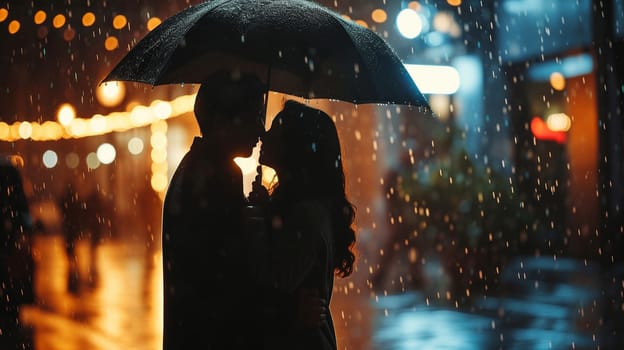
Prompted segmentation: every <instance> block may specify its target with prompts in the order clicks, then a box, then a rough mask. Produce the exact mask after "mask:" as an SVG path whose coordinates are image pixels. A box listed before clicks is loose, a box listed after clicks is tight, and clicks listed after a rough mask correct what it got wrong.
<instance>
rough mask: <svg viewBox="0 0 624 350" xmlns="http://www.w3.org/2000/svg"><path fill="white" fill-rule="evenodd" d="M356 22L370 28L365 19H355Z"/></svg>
mask: <svg viewBox="0 0 624 350" xmlns="http://www.w3.org/2000/svg"><path fill="white" fill-rule="evenodd" d="M355 23H357V24H359V25H361V26H362V27H364V28H368V23H366V22H365V21H363V20H361V19H358V20H357V21H355Z"/></svg>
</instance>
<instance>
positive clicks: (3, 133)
mask: <svg viewBox="0 0 624 350" xmlns="http://www.w3.org/2000/svg"><path fill="white" fill-rule="evenodd" d="M9 130H10V126H9V124H7V123H5V122H0V140H6V139H7V138H8V137H9Z"/></svg>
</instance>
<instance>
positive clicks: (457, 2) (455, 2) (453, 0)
mask: <svg viewBox="0 0 624 350" xmlns="http://www.w3.org/2000/svg"><path fill="white" fill-rule="evenodd" d="M446 2H447V3H448V4H449V5H451V6H459V5H461V3H462V0H446Z"/></svg>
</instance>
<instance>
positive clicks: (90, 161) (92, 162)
mask: <svg viewBox="0 0 624 350" xmlns="http://www.w3.org/2000/svg"><path fill="white" fill-rule="evenodd" d="M86 163H87V168H89V169H97V168H99V166H100V161H99V160H98V157H97V154H95V152H91V153H89V154H87V158H86Z"/></svg>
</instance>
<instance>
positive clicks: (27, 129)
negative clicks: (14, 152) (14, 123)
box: [19, 122, 33, 139]
mask: <svg viewBox="0 0 624 350" xmlns="http://www.w3.org/2000/svg"><path fill="white" fill-rule="evenodd" d="M32 133H33V126H32V124H31V123H29V122H23V123H21V124H20V126H19V136H20V137H21V138H22V139H27V138H30V137H31V136H32Z"/></svg>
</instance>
